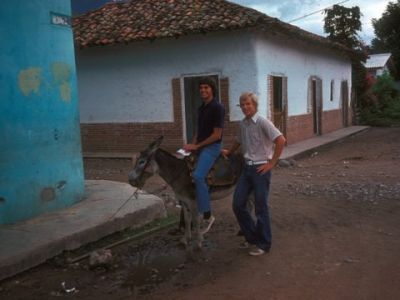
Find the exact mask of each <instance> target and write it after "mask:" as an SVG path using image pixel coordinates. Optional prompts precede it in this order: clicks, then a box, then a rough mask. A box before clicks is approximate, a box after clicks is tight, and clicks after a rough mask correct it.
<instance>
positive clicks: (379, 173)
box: [0, 128, 400, 300]
mask: <svg viewBox="0 0 400 300" xmlns="http://www.w3.org/2000/svg"><path fill="white" fill-rule="evenodd" d="M85 168H86V170H85V172H86V177H87V178H89V179H112V180H122V181H126V174H127V171H128V170H129V161H127V160H99V159H89V160H86V161H85ZM399 178H400V128H373V129H371V130H369V131H367V132H364V133H361V134H359V135H356V136H353V137H351V138H348V139H347V140H345V141H343V142H341V143H338V144H335V145H334V146H331V147H330V148H327V149H324V150H320V151H318V152H316V153H313V154H312V155H311V156H308V157H305V158H303V159H299V160H297V164H296V166H294V167H288V168H276V169H275V171H274V175H273V179H272V180H273V183H272V190H271V196H270V209H271V215H272V227H273V246H272V250H271V252H270V253H269V254H267V255H264V256H260V257H250V256H249V255H248V254H247V252H246V251H245V250H243V249H238V247H237V246H238V245H239V243H240V242H241V241H242V238H241V237H238V236H236V232H237V230H238V227H237V225H236V222H235V219H234V217H233V214H232V212H231V207H230V205H231V199H230V197H227V198H225V199H223V200H219V201H215V202H213V203H212V204H213V209H214V211H215V214H216V217H217V221H216V223H215V226H214V227H213V228H212V231H211V232H210V233H209V234H208V235H207V240H206V242H205V247H204V250H203V251H202V252H201V253H192V254H190V253H187V252H185V250H184V249H182V248H180V246H179V243H178V236H176V235H172V234H171V232H169V231H167V230H166V231H163V232H160V233H158V234H154V235H152V236H150V237H149V238H147V239H145V240H142V241H135V242H131V243H126V244H124V245H122V246H119V247H117V248H113V254H114V263H113V265H112V267H111V268H109V269H101V268H100V269H94V270H91V269H89V268H88V263H87V261H81V262H80V263H77V264H69V265H68V264H64V263H63V262H59V261H57V259H56V260H53V261H50V262H48V263H46V264H43V265H41V266H39V267H37V268H35V269H33V270H30V271H28V272H26V273H23V274H21V275H18V276H16V277H14V278H12V279H9V280H6V281H4V282H1V283H0V299H55V298H57V297H61V298H70V299H230V300H233V299H340V300H344V299H385V300H386V299H393V300H395V299H400V180H399ZM157 186H160V181H159V180H158V179H156V178H155V179H153V181H152V182H151V184H149V185H148V189H149V190H152V189H156V188H157ZM166 198H168V197H167V196H166ZM169 199H170V198H169ZM63 281H64V282H65V284H66V285H67V287H76V289H77V290H79V291H78V292H71V293H70V294H65V292H63V291H62V289H61V286H60V285H61V282H63Z"/></svg>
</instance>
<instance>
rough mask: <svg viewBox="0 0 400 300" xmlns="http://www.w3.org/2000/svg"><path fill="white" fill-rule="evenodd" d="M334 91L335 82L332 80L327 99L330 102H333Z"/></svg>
mask: <svg viewBox="0 0 400 300" xmlns="http://www.w3.org/2000/svg"><path fill="white" fill-rule="evenodd" d="M334 91H335V80H334V79H332V80H331V95H330V97H329V99H330V100H331V101H333V97H334Z"/></svg>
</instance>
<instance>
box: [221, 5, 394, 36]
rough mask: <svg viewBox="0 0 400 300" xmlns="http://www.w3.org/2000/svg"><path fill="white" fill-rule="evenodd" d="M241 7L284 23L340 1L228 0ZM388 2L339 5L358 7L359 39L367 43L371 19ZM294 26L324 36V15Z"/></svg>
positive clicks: (372, 33) (382, 9)
mask: <svg viewBox="0 0 400 300" xmlns="http://www.w3.org/2000/svg"><path fill="white" fill-rule="evenodd" d="M229 1H231V2H234V3H238V4H240V5H243V6H248V7H251V8H254V9H256V10H258V11H261V12H263V13H265V14H267V15H269V16H271V17H275V18H279V19H280V20H282V21H284V22H288V21H290V20H292V19H295V18H298V17H302V16H304V15H306V14H309V13H312V12H315V11H318V10H320V9H324V8H327V7H329V6H332V5H333V4H335V3H339V2H341V1H340V0H336V1H334V0H321V1H318V0H229ZM389 1H390V0H350V1H348V2H346V3H343V4H341V5H343V6H346V7H352V6H356V5H357V6H359V7H360V10H361V13H362V14H363V16H362V18H361V22H362V32H361V33H360V34H359V35H360V37H361V39H363V40H364V41H365V42H367V43H369V42H370V41H371V39H372V38H373V37H374V29H373V27H372V22H371V20H372V18H377V19H379V18H380V17H381V16H382V13H383V12H384V11H385V9H386V6H387V4H388V3H389ZM292 24H293V25H295V26H298V27H300V28H303V29H305V30H308V31H311V32H313V33H316V34H319V35H325V34H324V15H323V14H322V13H321V12H319V13H316V14H314V15H311V16H308V17H305V18H303V19H301V20H298V21H296V22H293V23H292Z"/></svg>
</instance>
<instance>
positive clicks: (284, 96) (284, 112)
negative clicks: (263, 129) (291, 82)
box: [268, 74, 288, 136]
mask: <svg viewBox="0 0 400 300" xmlns="http://www.w3.org/2000/svg"><path fill="white" fill-rule="evenodd" d="M268 78H269V81H270V82H269V88H270V92H269V95H270V105H269V107H270V110H271V112H270V117H271V121H272V123H273V124H274V125H275V127H277V128H278V129H279V130H280V131H281V133H282V134H283V135H284V136H286V133H287V119H288V97H287V95H288V87H287V80H288V78H287V77H286V76H285V75H282V74H270V75H269V76H268ZM274 78H281V101H282V103H281V105H282V110H281V116H282V119H283V120H282V121H281V122H278V120H276V115H275V101H274V100H275V99H274V93H275V89H274ZM278 123H279V124H278ZM280 125H281V126H280Z"/></svg>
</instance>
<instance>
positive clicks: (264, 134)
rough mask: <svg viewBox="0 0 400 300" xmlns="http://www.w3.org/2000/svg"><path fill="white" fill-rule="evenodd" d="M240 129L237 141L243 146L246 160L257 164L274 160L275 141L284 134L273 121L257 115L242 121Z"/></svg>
mask: <svg viewBox="0 0 400 300" xmlns="http://www.w3.org/2000/svg"><path fill="white" fill-rule="evenodd" d="M239 127H240V130H239V135H238V136H237V138H236V140H237V142H238V143H240V145H241V146H242V148H243V153H244V158H245V159H246V160H252V161H255V162H257V161H265V160H267V159H271V158H272V154H273V148H274V140H275V139H276V138H277V137H279V136H281V135H282V133H281V132H280V131H279V130H278V129H277V128H276V127H275V125H274V124H273V123H272V122H271V121H269V120H267V119H266V118H264V117H262V116H260V115H259V114H258V113H256V114H255V115H254V116H253V117H251V118H244V119H243V120H242V121H240V125H239Z"/></svg>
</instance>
